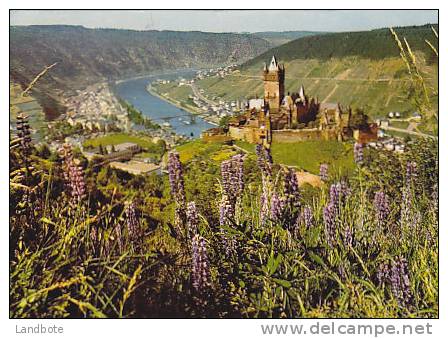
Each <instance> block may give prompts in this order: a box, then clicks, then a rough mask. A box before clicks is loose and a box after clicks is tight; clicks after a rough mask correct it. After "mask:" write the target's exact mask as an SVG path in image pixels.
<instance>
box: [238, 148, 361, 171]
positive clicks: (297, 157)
mask: <svg viewBox="0 0 448 338" xmlns="http://www.w3.org/2000/svg"><path fill="white" fill-rule="evenodd" d="M236 144H237V145H238V146H239V147H241V148H243V149H245V150H247V151H250V152H255V145H253V144H249V143H247V142H242V141H237V142H236ZM271 152H272V158H273V160H274V162H275V163H280V164H285V165H288V166H295V167H298V168H300V169H303V170H305V171H308V172H310V173H312V174H319V166H320V164H321V163H328V164H329V166H330V168H329V169H330V173H331V174H332V175H339V174H348V175H350V174H351V173H352V172H353V170H354V169H355V164H354V160H353V146H352V145H351V144H348V143H341V142H337V141H302V142H296V143H274V144H272V147H271Z"/></svg>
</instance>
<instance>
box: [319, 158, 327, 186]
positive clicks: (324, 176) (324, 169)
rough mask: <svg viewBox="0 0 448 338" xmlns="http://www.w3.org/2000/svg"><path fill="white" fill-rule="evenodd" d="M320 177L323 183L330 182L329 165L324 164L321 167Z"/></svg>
mask: <svg viewBox="0 0 448 338" xmlns="http://www.w3.org/2000/svg"><path fill="white" fill-rule="evenodd" d="M319 177H320V179H321V180H322V181H324V182H326V181H328V164H327V163H322V164H321V165H320V167H319Z"/></svg>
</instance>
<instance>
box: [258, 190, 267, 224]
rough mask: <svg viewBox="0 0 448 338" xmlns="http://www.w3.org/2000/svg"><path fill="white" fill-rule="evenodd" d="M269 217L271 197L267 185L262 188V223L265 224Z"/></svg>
mask: <svg viewBox="0 0 448 338" xmlns="http://www.w3.org/2000/svg"><path fill="white" fill-rule="evenodd" d="M268 217H269V197H268V190H267V187H266V185H265V184H263V186H262V192H261V196H260V223H261V224H265V223H266V220H267V219H268Z"/></svg>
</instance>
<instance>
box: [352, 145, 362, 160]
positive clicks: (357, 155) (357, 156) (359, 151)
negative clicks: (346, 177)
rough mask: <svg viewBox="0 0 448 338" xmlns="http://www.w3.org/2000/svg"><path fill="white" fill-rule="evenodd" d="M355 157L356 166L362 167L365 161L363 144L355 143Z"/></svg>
mask: <svg viewBox="0 0 448 338" xmlns="http://www.w3.org/2000/svg"><path fill="white" fill-rule="evenodd" d="M353 155H354V157H355V162H356V164H358V165H361V164H362V163H363V161H364V151H363V145H362V143H358V142H356V143H355V145H354V147H353Z"/></svg>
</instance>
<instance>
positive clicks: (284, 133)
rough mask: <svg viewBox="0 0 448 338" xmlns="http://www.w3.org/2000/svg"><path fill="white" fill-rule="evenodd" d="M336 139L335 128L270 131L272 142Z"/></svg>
mask: <svg viewBox="0 0 448 338" xmlns="http://www.w3.org/2000/svg"><path fill="white" fill-rule="evenodd" d="M337 139H338V135H337V132H336V130H319V129H286V130H273V131H272V142H274V143H294V142H298V141H310V140H337Z"/></svg>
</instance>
